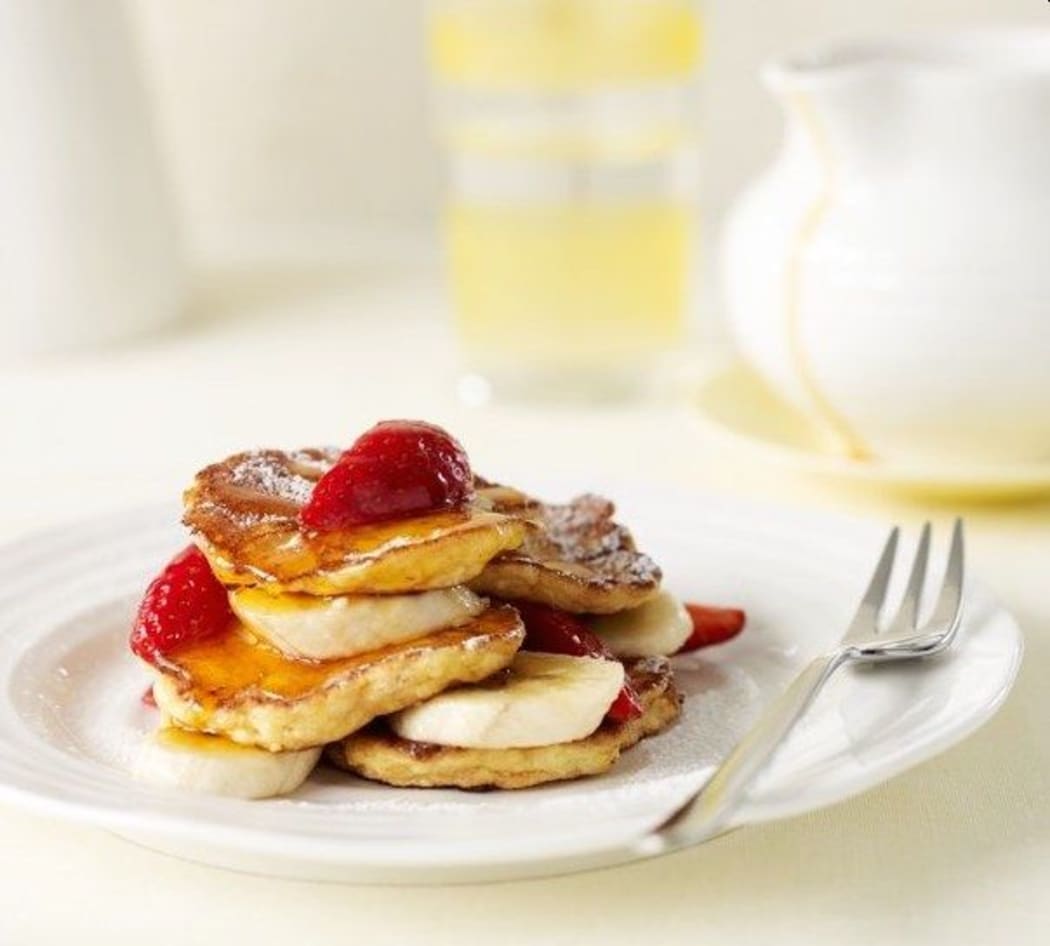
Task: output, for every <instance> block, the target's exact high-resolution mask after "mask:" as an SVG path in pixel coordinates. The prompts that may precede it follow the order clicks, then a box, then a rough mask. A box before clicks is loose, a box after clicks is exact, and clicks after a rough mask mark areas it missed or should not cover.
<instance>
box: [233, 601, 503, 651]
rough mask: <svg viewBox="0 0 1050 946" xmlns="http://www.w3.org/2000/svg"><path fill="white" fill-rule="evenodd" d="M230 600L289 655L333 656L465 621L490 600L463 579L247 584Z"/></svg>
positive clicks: (248, 622) (240, 614)
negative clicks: (319, 586) (302, 590)
mask: <svg viewBox="0 0 1050 946" xmlns="http://www.w3.org/2000/svg"><path fill="white" fill-rule="evenodd" d="M230 606H231V607H232V608H233V610H234V613H235V614H236V615H237V617H239V618H240V619H241V620H242V621H243V622H244V623H245V624H246V625H248V627H250V628H251V629H252V630H253V631H255V632H256V633H257V634H259V635H260V636H261V637H264V638H266V640H268V641H269V642H270V643H271V644H273V645H274V647H277V648H278V649H279V650H281V651H283V652H284V653H286V654H288V655H289V656H291V657H309V658H312V659H315V660H334V659H336V658H338V657H352V656H354V655H355V654H365V653H368V652H370V651H373V650H379V648H381V647H386V646H388V645H390V644H399V643H401V642H402V641H408V640H413V639H414V638H417V637H423V636H425V635H426V634H429V633H431V632H433V631H437V630H440V629H441V628H444V627H458V626H459V625H461V624H466V623H467V622H468V621H470V620H471V619H472V618H474V617H476V616H477V615H479V614H480V613H481V612H482V611H484V610H485V600H484V599H483V598H479V597H478V596H477V595H476V594H474V592H472V591H470V590H469V589H467V588H466V587H464V586H462V585H460V586H457V587H454V588H442V589H440V590H438V591H423V592H420V593H419V594H409V595H340V596H337V597H333V598H324V597H317V596H314V595H301V594H271V593H270V592H268V591H264V590H262V589H260V588H242V589H239V590H237V591H232V592H231V593H230Z"/></svg>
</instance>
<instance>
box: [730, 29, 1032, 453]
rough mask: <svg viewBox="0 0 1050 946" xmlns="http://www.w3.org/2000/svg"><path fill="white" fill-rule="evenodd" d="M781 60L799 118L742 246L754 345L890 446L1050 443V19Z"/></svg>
mask: <svg viewBox="0 0 1050 946" xmlns="http://www.w3.org/2000/svg"><path fill="white" fill-rule="evenodd" d="M764 76H765V78H766V84H767V85H768V86H769V88H770V90H771V92H772V93H773V94H774V95H776V96H777V98H778V100H779V101H780V104H781V106H782V107H783V109H784V112H785V115H786V118H787V124H788V132H787V136H786V138H785V144H784V148H783V150H782V151H781V153H780V155H779V157H778V159H777V161H776V162H775V163H774V165H773V166H772V167H771V168H770V170H769V171H768V172H767V173H766V174H765V175H763V176H761V177H760V178H759V179H758V180H757V181H755V183H754V186H753V187H752V188H751V189H750V190H749V191H748V192H747V193H746V194H745V195H744V196H743V197H742V198H741V200H740V202H739V203H738V205H737V207H736V208H735V210H734V212H733V213H732V214H731V215H730V220H729V227H728V229H727V242H726V247H725V253H724V263H725V277H726V278H725V285H726V290H727V301H728V304H729V315H730V318H731V322H732V324H733V327H734V331H735V335H736V337H737V340H738V342H739V343H740V346H741V349H742V350H743V351H744V353H745V354H746V356H747V357H748V359H749V360H750V361H751V362H752V364H753V365H754V366H755V367H756V369H757V370H759V371H760V372H761V373H762V374H763V375H764V376H765V378H766V380H767V381H768V383H769V384H770V385H771V386H773V387H774V388H775V389H777V390H778V391H780V393H781V394H782V395H783V396H784V397H785V398H788V399H789V400H791V401H792V402H793V403H794V404H795V405H796V406H797V407H798V408H799V409H801V410H804V411H806V412H808V413H810V414H812V415H813V416H814V417H815V418H816V419H818V420H821V419H823V420H826V421H828V422H829V423H831V424H832V426H834V421H835V419H836V418H837V419H839V420H840V421H841V423H842V425H844V427H845V429H846V430H847V431H848V432H849V434H850V435H851V437H852V438H855V439H856V440H857V441H858V442H859V444H861V445H863V446H864V447H866V448H867V452H869V453H871V454H873V455H875V456H877V457H884V458H889V459H893V460H904V461H907V460H910V459H918V460H925V461H927V462H930V463H940V464H942V465H948V464H951V463H956V462H963V463H978V462H982V461H983V462H986V463H997V462H998V463H1011V462H1023V461H1030V460H1046V459H1047V458H1048V457H1050V375H1048V373H1047V371H1046V352H1047V350H1048V347H1050V334H1048V329H1047V327H1046V319H1045V304H1044V300H1045V299H1046V297H1047V295H1048V293H1050V268H1048V267H1047V265H1046V259H1047V257H1046V254H1045V253H1044V252H1042V251H1041V250H1035V249H1034V248H1035V247H1045V246H1046V245H1047V243H1048V242H1050V191H1048V190H1047V186H1046V175H1045V167H1046V162H1047V157H1048V156H1050V129H1044V128H1043V126H1041V125H1040V123H1039V121H1038V120H1037V117H1038V116H1040V115H1044V114H1046V112H1047V109H1048V108H1050V33H1047V32H1046V31H1045V30H1042V29H1039V30H1037V29H1033V30H1029V31H1021V30H1010V31H1000V32H987V33H984V34H978V33H972V32H944V33H932V34H929V35H928V36H921V37H915V38H911V39H908V40H902V39H883V40H873V41H871V42H868V43H852V44H849V43H847V44H838V45H835V44H833V45H831V46H827V47H818V48H815V49H812V50H810V51H809V52H808V53H806V54H799V55H797V56H793V57H788V58H787V59H782V60H780V61H778V62H775V63H773V64H772V65H771V66H770V67H769V68H768V69H767V70H766V71H765V73H764ZM993 312H994V313H995V316H994V318H990V317H989V316H988V314H989V313H993Z"/></svg>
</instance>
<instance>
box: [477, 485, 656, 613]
mask: <svg viewBox="0 0 1050 946" xmlns="http://www.w3.org/2000/svg"><path fill="white" fill-rule="evenodd" d="M486 495H487V497H488V499H489V501H490V502H491V504H492V508H493V509H494V510H495V511H497V512H504V513H506V514H508V515H517V516H520V517H522V518H525V519H527V520H528V521H530V522H534V523H536V524H537V525H538V526H539V528H538V529H532V530H530V531H529V533H528V535H527V536H526V538H525V541H524V542H523V544H522V545H520V546H519V547H518V548H516V549H513V550H510V551H506V552H503V553H502V554H501V555H499V556H497V557H496V558H494V559H493V560H492V561H490V562H489V563H488V565H486V566H485V569H484V571H482V573H481V574H480V575H478V577H477V578H475V579H474V580H473V581H472V582H470V587H471V588H472V589H474V590H475V591H477V592H480V593H482V594H490V595H494V596H496V597H499V598H507V599H511V600H513V599H515V598H520V599H522V600H525V601H536V602H539V603H540V604H546V605H550V606H551V607H555V608H561V609H562V610H564V611H571V612H573V613H576V614H614V613H615V612H617V611H623V610H626V609H627V608H634V607H637V606H638V605H640V604H641V603H642V602H643V601H645V600H646V599H647V598H650V597H652V595H654V594H655V593H656V592H657V591H658V590H659V588H660V581H661V578H662V574H661V572H660V569H659V567H658V566H657V565H656V563H655V562H654V561H653V560H652V559H651V558H649V556H648V555H645V554H643V553H641V552H639V551H638V550H637V548H636V547H635V544H634V538H633V537H632V536H631V533H630V532H629V531H628V530H627V529H626V528H625V527H624V526H622V525H621V524H620V523H618V522H616V521H615V520H614V519H613V514H614V513H615V511H616V510H615V507H614V506H613V504H612V503H611V502H609V500H607V499H603V498H602V497H600V496H593V495H590V494H587V495H583V496H577V497H576V498H575V499H573V500H572V501H571V502H569V503H567V504H565V505H550V504H547V503H540V502H537V501H536V500H533V499H529V497H527V496H524V495H523V494H521V493H518V492H517V491H515V490H511V489H507V488H506V487H490V488H489V489H488V490H487V493H486Z"/></svg>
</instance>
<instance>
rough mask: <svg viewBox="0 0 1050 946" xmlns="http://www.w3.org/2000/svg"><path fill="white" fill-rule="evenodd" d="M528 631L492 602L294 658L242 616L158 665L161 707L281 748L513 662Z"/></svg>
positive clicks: (208, 727) (196, 724)
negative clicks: (450, 621)
mask: <svg viewBox="0 0 1050 946" xmlns="http://www.w3.org/2000/svg"><path fill="white" fill-rule="evenodd" d="M524 637H525V629H524V627H523V626H522V623H521V618H520V617H519V616H518V613H517V612H516V611H515V610H514V609H513V608H510V607H506V606H502V607H493V608H489V609H488V610H487V611H485V612H483V613H482V614H481V615H479V616H478V617H477V618H475V619H474V620H473V621H471V622H470V623H469V624H464V625H461V626H459V627H456V628H445V629H444V630H441V631H436V632H434V633H432V634H428V635H426V636H425V637H420V638H418V639H416V640H414V641H409V642H405V643H401V644H395V645H392V646H389V647H384V648H382V649H381V650H376V651H372V652H371V653H367V654H359V655H357V656H354V657H344V658H340V659H336V660H324V661H310V660H293V659H291V658H289V657H287V656H285V655H284V654H282V653H281V652H280V651H277V650H275V649H273V648H271V647H269V646H268V645H266V644H264V643H263V642H262V641H260V640H258V639H256V638H254V637H253V635H252V634H251V633H250V632H249V631H248V630H247V629H246V628H245V627H244V626H243V625H238V624H234V625H232V626H231V629H230V631H228V632H227V633H226V634H224V635H223V636H221V637H218V638H211V639H207V640H203V641H198V642H196V643H193V644H189V645H186V646H184V647H182V648H180V649H179V650H178V651H176V652H175V653H174V654H172V655H169V656H168V657H166V658H165V660H164V664H163V666H161V667H155V668H152V669H153V670H154V673H155V676H156V679H155V681H154V684H153V695H154V698H155V699H156V701H157V706H158V707H159V708H160V709H161V710H162V711H163V712H164V713H166V714H167V715H168V716H170V717H171V719H172V721H173V722H174V723H176V724H177V725H179V726H182V727H184V728H186V729H192V730H196V731H199V732H207V733H216V734H219V735H223V736H226V737H228V738H229V739H232V740H234V741H235V742H240V743H245V744H248V745H255V746H260V747H262V748H264V749H269V750H271V751H273V752H280V751H284V750H290V749H303V748H306V747H308V746H317V745H322V744H324V743H326V742H331V741H333V740H336V739H341V738H343V737H344V736H346V735H348V734H349V733H352V732H354V731H355V730H357V729H359V728H360V727H362V726H364V725H365V724H366V723H368V722H369V721H371V720H372V719H374V718H375V717H377V716H381V715H385V714H388V713H394V712H396V711H397V710H399V709H404V708H405V707H406V706H411V705H412V704H414V703H418V702H420V701H422V700H425V699H428V698H429V697H431V696H434V695H435V694H437V693H440V692H441V691H442V690H444V689H446V688H447V687H449V686H451V685H453V684H456V683H474V682H476V681H479V680H483V679H484V678H485V677H488V676H491V675H492V674H494V673H497V672H498V671H500V670H502V669H503V668H504V667H506V666H507V665H508V664H509V663H510V662H511V660H513V658H514V654H515V653H516V651H517V650H518V648H519V647H520V646H521V642H522V640H523V639H524Z"/></svg>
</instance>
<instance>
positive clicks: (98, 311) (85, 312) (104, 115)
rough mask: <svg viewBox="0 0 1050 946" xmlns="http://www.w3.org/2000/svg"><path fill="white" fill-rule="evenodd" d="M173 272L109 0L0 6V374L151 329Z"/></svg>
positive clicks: (160, 185)
mask: <svg viewBox="0 0 1050 946" xmlns="http://www.w3.org/2000/svg"><path fill="white" fill-rule="evenodd" d="M180 291H181V271H180V266H179V258H178V254H177V247H176V238H175V229H174V221H173V219H172V216H171V213H170V207H169V204H168V202H167V195H166V193H165V189H164V181H163V179H162V175H161V171H160V166H159V162H158V158H157V154H156V152H155V148H154V141H153V138H152V136H151V133H150V129H149V122H148V114H147V106H146V101H145V95H144V90H143V88H142V86H141V83H140V81H139V76H138V74H137V69H136V63H135V62H134V56H133V50H132V47H131V44H130V37H129V35H128V29H127V24H126V23H125V20H124V10H123V4H122V3H120V2H119V0H0V361H3V360H7V359H8V358H10V357H12V356H16V355H20V354H26V353H35V352H41V351H49V350H54V349H60V348H69V347H75V346H79V345H85V344H88V345H94V344H98V343H102V342H105V341H109V340H112V339H115V338H119V337H121V336H125V335H128V334H132V333H135V332H139V331H142V330H145V329H149V328H153V327H155V326H157V325H160V324H162V323H164V322H166V321H168V320H170V319H171V318H173V317H174V316H175V315H176V314H177V312H178V308H179V301H180Z"/></svg>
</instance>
